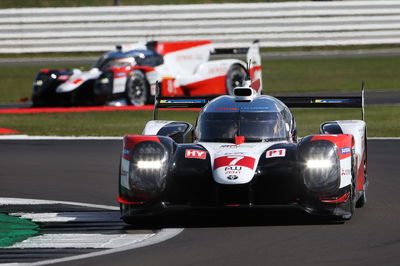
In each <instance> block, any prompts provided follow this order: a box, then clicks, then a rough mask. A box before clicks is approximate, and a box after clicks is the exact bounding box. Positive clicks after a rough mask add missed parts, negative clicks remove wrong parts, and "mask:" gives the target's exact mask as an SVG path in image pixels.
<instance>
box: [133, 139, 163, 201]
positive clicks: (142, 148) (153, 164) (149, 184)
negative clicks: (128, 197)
mask: <svg viewBox="0 0 400 266" xmlns="http://www.w3.org/2000/svg"><path fill="white" fill-rule="evenodd" d="M167 161H168V152H167V150H166V149H165V147H164V146H163V144H161V143H160V142H154V141H143V142H140V143H138V144H136V146H135V148H134V150H133V152H132V159H131V164H130V169H129V185H130V187H131V189H133V190H135V191H141V192H144V193H146V194H149V195H154V194H157V193H158V192H159V191H161V190H162V189H163V188H164V186H165V176H166V173H167Z"/></svg>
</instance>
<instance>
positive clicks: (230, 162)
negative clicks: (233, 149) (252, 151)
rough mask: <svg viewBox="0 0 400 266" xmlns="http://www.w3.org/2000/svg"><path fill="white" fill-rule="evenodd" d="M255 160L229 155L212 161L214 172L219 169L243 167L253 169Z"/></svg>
mask: <svg viewBox="0 0 400 266" xmlns="http://www.w3.org/2000/svg"><path fill="white" fill-rule="evenodd" d="M255 161H256V159H254V158H252V157H249V156H242V155H230V156H222V157H218V158H216V159H215V160H214V170H215V169H217V168H219V167H228V166H244V167H247V168H250V169H253V167H254V163H255Z"/></svg>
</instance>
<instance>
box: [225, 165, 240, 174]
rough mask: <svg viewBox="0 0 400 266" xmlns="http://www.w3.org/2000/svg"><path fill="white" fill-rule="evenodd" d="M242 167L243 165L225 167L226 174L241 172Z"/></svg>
mask: <svg viewBox="0 0 400 266" xmlns="http://www.w3.org/2000/svg"><path fill="white" fill-rule="evenodd" d="M241 173H242V167H241V166H227V167H225V174H226V175H233V174H237V175H238V174H241Z"/></svg>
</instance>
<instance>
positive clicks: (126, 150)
mask: <svg viewBox="0 0 400 266" xmlns="http://www.w3.org/2000/svg"><path fill="white" fill-rule="evenodd" d="M130 152H131V151H130V150H129V149H123V151H122V153H123V154H124V155H129V153H130Z"/></svg>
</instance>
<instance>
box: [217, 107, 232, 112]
mask: <svg viewBox="0 0 400 266" xmlns="http://www.w3.org/2000/svg"><path fill="white" fill-rule="evenodd" d="M215 110H216V111H237V108H236V107H217V108H215Z"/></svg>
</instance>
